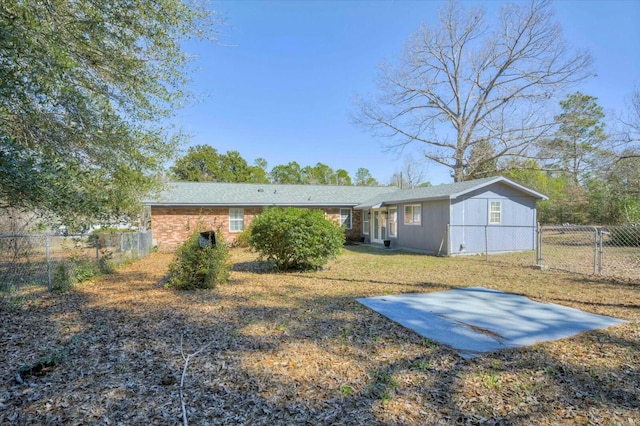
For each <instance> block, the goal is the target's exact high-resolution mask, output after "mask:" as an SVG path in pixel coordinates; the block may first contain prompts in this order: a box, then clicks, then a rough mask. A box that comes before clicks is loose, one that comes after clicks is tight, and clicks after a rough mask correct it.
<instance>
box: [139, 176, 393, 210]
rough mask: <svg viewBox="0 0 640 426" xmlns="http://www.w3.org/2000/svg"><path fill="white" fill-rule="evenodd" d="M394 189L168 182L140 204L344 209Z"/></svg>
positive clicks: (389, 192)
mask: <svg viewBox="0 0 640 426" xmlns="http://www.w3.org/2000/svg"><path fill="white" fill-rule="evenodd" d="M398 191H399V188H396V187H372V186H329V185H280V184H258V183H219V182H171V183H168V184H167V185H166V187H165V189H164V190H163V191H161V192H160V193H159V194H158V195H157V196H155V197H153V198H150V199H147V200H145V201H144V203H145V204H147V205H150V206H167V207H170V206H172V207H187V206H198V207H200V206H203V207H221V206H238V207H239V206H299V207H312V206H318V207H319V206H344V207H347V206H348V207H354V206H356V205H358V204H360V203H362V202H364V201H365V200H368V199H370V198H373V197H376V196H378V195H381V194H393V193H395V192H398Z"/></svg>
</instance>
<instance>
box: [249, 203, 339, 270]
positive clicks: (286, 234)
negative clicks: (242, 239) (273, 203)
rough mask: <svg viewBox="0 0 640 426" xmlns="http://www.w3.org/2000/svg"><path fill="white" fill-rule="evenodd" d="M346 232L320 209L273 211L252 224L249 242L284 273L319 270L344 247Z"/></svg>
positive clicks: (262, 256) (263, 257)
mask: <svg viewBox="0 0 640 426" xmlns="http://www.w3.org/2000/svg"><path fill="white" fill-rule="evenodd" d="M344 241H345V237H344V230H343V229H342V228H341V227H339V226H338V225H336V224H335V223H334V222H332V221H330V220H328V219H326V218H325V217H324V213H323V212H322V211H320V210H309V209H299V208H295V207H288V208H285V209H281V208H270V209H267V210H265V211H264V212H262V213H261V214H260V215H258V216H256V217H255V219H254V220H253V223H252V224H251V236H250V237H249V243H250V244H251V247H252V248H254V249H255V250H256V251H257V252H258V253H259V254H260V257H261V259H262V260H268V261H271V262H274V264H275V266H276V268H277V269H278V270H280V271H287V270H290V269H296V270H307V269H315V268H318V267H320V266H322V265H324V264H326V263H327V262H328V261H329V259H331V258H334V257H335V256H336V255H337V254H338V253H339V252H340V249H341V248H342V246H343V245H344Z"/></svg>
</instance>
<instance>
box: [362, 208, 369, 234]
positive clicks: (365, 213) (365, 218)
mask: <svg viewBox="0 0 640 426" xmlns="http://www.w3.org/2000/svg"><path fill="white" fill-rule="evenodd" d="M370 223H371V210H362V234H363V235H369V224H370Z"/></svg>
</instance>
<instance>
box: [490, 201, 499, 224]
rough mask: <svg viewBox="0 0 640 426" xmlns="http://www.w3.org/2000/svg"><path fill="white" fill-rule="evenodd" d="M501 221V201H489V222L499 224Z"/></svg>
mask: <svg viewBox="0 0 640 426" xmlns="http://www.w3.org/2000/svg"><path fill="white" fill-rule="evenodd" d="M500 223H502V201H490V202H489V224H490V225H499V224H500Z"/></svg>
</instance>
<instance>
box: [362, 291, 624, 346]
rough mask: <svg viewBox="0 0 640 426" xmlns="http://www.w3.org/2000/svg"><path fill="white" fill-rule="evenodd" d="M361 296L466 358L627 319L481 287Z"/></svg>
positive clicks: (564, 335) (416, 330)
mask: <svg viewBox="0 0 640 426" xmlns="http://www.w3.org/2000/svg"><path fill="white" fill-rule="evenodd" d="M357 300H358V302H360V303H362V304H363V305H365V306H367V307H369V308H371V309H373V310H374V311H376V312H378V313H380V314H382V315H384V316H386V317H387V318H389V319H391V320H393V321H395V322H397V323H400V324H401V325H403V326H405V327H407V328H410V329H411V330H413V331H415V332H416V333H418V334H419V335H421V336H423V337H426V338H428V339H432V340H435V341H437V342H439V343H442V344H445V345H448V346H451V347H452V348H453V349H454V350H456V351H457V352H458V353H459V354H460V356H462V357H463V358H473V357H475V356H478V355H480V354H482V353H486V352H493V351H496V350H499V349H506V348H517V347H521V346H527V345H532V344H534V343H536V342H545V341H548V340H557V339H562V338H564V337H569V336H573V335H574V334H577V333H580V332H582V331H587V330H594V329H598V328H605V327H609V326H611V325H614V324H619V323H622V322H626V321H624V320H620V319H617V318H612V317H607V316H603V315H594V314H589V313H587V312H583V311H581V310H579V309H573V308H568V307H566V306H561V305H556V304H553V303H539V302H534V301H533V300H531V299H529V298H527V297H525V296H519V295H516V294H510V293H504V292H501V291H497V290H491V289H487V288H483V287H469V288H460V289H455V290H450V291H444V292H438V293H425V294H403V295H399V296H379V297H370V298H366V299H357Z"/></svg>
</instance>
